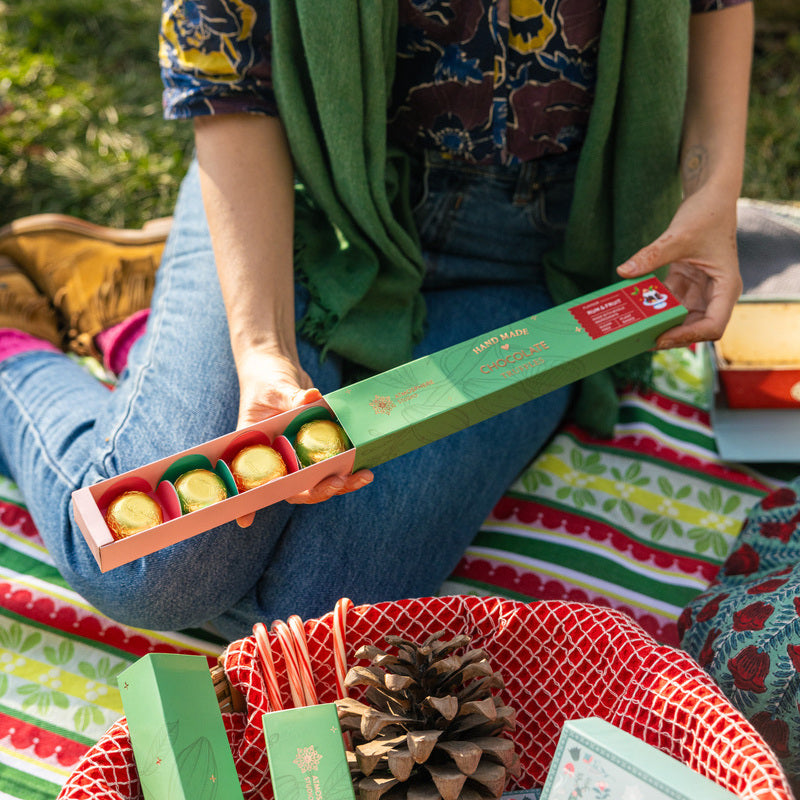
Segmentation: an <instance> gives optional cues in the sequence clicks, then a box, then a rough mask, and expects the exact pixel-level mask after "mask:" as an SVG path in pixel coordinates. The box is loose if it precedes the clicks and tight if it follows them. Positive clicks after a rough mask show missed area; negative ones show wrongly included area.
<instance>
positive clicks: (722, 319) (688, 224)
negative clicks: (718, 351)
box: [617, 185, 742, 350]
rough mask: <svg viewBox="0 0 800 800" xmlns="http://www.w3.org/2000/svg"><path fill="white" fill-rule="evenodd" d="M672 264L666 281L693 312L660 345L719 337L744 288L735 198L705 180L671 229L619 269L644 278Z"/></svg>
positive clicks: (682, 207) (680, 344) (626, 274)
mask: <svg viewBox="0 0 800 800" xmlns="http://www.w3.org/2000/svg"><path fill="white" fill-rule="evenodd" d="M665 265H669V267H668V269H667V273H666V276H665V279H664V284H665V285H666V286H667V288H668V289H669V290H670V291H671V292H672V293H673V294H674V295H675V297H676V298H677V299H678V301H680V303H682V304H683V305H684V306H685V307H686V308H687V309H688V310H689V313H688V315H687V317H686V319H685V321H684V322H683V323H682V324H680V325H677V326H676V327H674V328H670V329H669V330H668V331H665V332H664V333H662V334H661V336H659V337H658V339H657V340H656V348H657V349H660V350H664V349H668V348H671V347H683V346H686V345H689V344H693V343H694V342H705V341H713V340H715V339H719V338H720V336H722V333H723V331H724V330H725V326H726V325H727V323H728V320H729V319H730V316H731V312H732V310H733V306H734V305H735V303H736V301H737V300H738V298H739V295H740V294H741V291H742V278H741V275H740V273H739V257H738V253H737V249H736V203H735V201H734V202H733V203H731V201H730V199H728V198H725V200H724V201H723V202H722V203H720V202H719V198H716V197H714V192H713V189H712V188H711V186H710V185H706V186H705V187H703V188H701V189H700V190H698V191H697V192H695V193H694V194H692V195H689V197H687V198H686V199H685V200H684V201H683V202H682V203H681V205H680V206H679V207H678V210H677V212H676V213H675V216H674V217H673V218H672V222H671V223H670V225H669V227H668V228H667V230H666V231H664V233H663V234H661V236H659V237H658V239H656V240H655V241H654V242H652V243H651V244H649V245H647V246H646V247H643V248H642V249H641V250H639V252H638V253H636V254H635V255H633V256H631V258H629V259H628V260H627V261H626V262H625V263H624V264H621V265H620V266H619V267H618V268H617V273H618V274H619V275H620V277H622V278H639V277H642V276H644V275H649V274H650V273H652V272H654V271H655V270H656V269H658V268H659V267H662V266H665Z"/></svg>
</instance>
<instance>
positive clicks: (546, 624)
mask: <svg viewBox="0 0 800 800" xmlns="http://www.w3.org/2000/svg"><path fill="white" fill-rule="evenodd" d="M334 617H335V614H334V612H331V613H330V614H326V615H325V616H324V617H321V618H320V619H313V620H308V621H307V622H305V625H304V629H305V635H306V638H307V640H308V650H309V656H310V663H311V667H312V670H313V674H314V681H315V689H316V693H317V696H318V699H319V701H320V702H322V703H325V702H331V701H333V700H335V699H336V686H337V679H336V665H335V658H334V651H335V640H334V632H333V628H334ZM439 630H444V631H445V633H446V635H447V636H453V635H455V634H461V633H466V634H468V635H469V636H471V637H472V646H475V647H482V648H484V649H485V650H486V651H487V653H488V656H489V659H490V661H491V663H492V665H493V667H494V668H495V670H497V671H499V672H500V673H501V674H502V675H503V678H504V680H505V683H506V687H505V690H504V699H505V701H506V703H507V704H508V705H510V706H513V707H514V708H515V709H516V711H517V727H516V730H515V732H514V733H513V738H514V740H515V741H516V744H517V750H518V752H519V754H520V756H521V768H522V769H521V774H520V776H519V778H517V779H516V782H515V784H514V785H510V786H508V787H507V789H509V790H512V789H531V788H533V787H536V786H541V785H542V784H543V783H544V780H545V777H546V775H547V771H548V769H549V767H550V762H551V760H552V757H553V753H554V751H555V747H556V741H557V739H558V736H559V733H560V732H561V728H562V725H563V724H564V722H566V721H567V720H570V719H579V718H584V717H592V716H596V717H601V718H603V719H605V720H607V721H608V722H611V723H612V724H614V725H616V726H618V727H619V728H621V729H622V730H624V731H627V732H628V733H631V734H633V735H635V736H637V737H638V738H640V739H642V740H644V741H645V742H647V743H649V744H651V745H654V746H655V747H658V748H659V749H661V750H663V751H664V752H666V753H668V754H669V755H671V756H672V757H674V758H676V759H678V760H680V761H682V762H683V763H685V764H687V765H688V766H689V767H691V768H692V769H694V770H696V771H697V772H699V773H701V774H703V775H705V776H706V777H708V778H710V779H712V780H714V781H715V782H716V783H718V784H720V785H721V786H723V787H725V788H727V789H728V790H730V791H731V792H733V793H734V794H735V795H736V796H737V797H740V798H746V799H747V800H755V798H761V800H791V798H792V793H791V791H790V789H789V787H788V785H787V783H786V780H785V778H784V775H783V773H782V771H781V768H780V765H779V763H778V761H777V759H776V757H775V755H774V754H773V752H772V751H771V750H770V749H769V747H768V746H767V745H766V744H765V742H764V741H763V739H762V738H761V737H760V736H759V735H758V733H756V731H755V730H754V728H753V727H752V726H751V725H750V723H749V722H747V720H746V719H745V718H744V717H743V716H742V715H741V714H740V713H739V712H738V711H736V710H735V709H734V708H733V706H732V705H731V704H730V703H729V701H728V700H727V699H726V698H725V696H724V695H723V694H722V693H721V692H720V690H719V689H718V688H716V686H715V685H714V683H713V682H712V680H711V679H710V678H709V676H708V675H707V674H706V673H705V672H704V671H703V670H702V669H701V668H700V667H699V666H698V665H697V664H696V663H695V662H694V661H693V660H692V659H691V658H690V657H689V656H688V655H687V654H686V653H684V652H682V651H679V650H676V649H673V648H671V647H667V646H664V645H659V644H657V643H656V642H655V640H654V639H652V638H651V637H650V636H649V635H648V634H647V633H645V632H644V631H643V630H642V629H641V628H640V627H639V626H638V625H637V624H636V623H635V622H633V621H632V620H630V618H628V617H627V616H625V615H623V614H621V613H620V612H617V611H613V610H609V609H604V608H600V607H598V606H592V605H587V604H581V603H568V602H561V601H543V602H539V603H532V604H526V603H520V602H517V601H512V600H503V599H499V598H495V597H489V598H487V597H482V598H479V597H471V596H451V597H435V598H421V599H413V600H403V601H398V602H389V603H379V604H375V605H366V606H357V607H355V608H352V607H351V608H350V609H349V611H348V612H347V615H346V626H345V641H346V646H345V655H346V659H347V664H348V666H352V665H353V663H354V653H355V651H356V650H357V649H358V648H359V647H360V646H361V645H363V644H367V643H375V644H380V643H382V642H383V637H384V636H385V635H386V634H393V635H397V636H402V637H404V638H407V639H411V640H415V641H421V640H422V639H424V638H425V637H426V636H427V635H429V634H431V633H433V632H435V631H439ZM269 636H270V639H272V642H271V644H272V651H273V654H274V660H275V673H276V675H277V679H278V689H279V691H280V693H281V696H282V698H283V701H284V703H285V705H286V706H287V707H288V706H291V705H292V701H291V700H290V688H289V683H288V680H287V677H286V670H285V662H284V657H283V654H282V652H281V647H280V646H279V644H278V643H277V642H276V641H275V635H274V634H273V633H270V634H269ZM225 670H226V672H227V675H228V678H229V680H230V682H231V683H232V684H233V685H234V686H235V687H237V688H238V689H240V690H241V691H242V693H243V694H244V696H245V698H246V700H247V712H246V714H244V713H241V714H225V715H223V716H224V717H225V724H226V729H227V731H228V735H229V739H230V742H231V747H232V750H233V754H234V760H235V762H236V766H237V770H238V772H239V777H240V780H241V785H242V789H243V792H244V796H245V798H247V800H256V799H258V798H265V800H267V799H268V798H271V797H272V788H271V785H270V781H269V770H268V764H267V755H266V751H265V749H264V739H263V730H262V727H261V717H262V715H263V714H264V713H266V712H268V711H270V710H272V709H271V707H270V705H269V702H268V699H267V689H266V686H265V682H264V673H263V671H262V669H261V666H260V661H259V656H258V652H257V647H256V642H255V639H254V637H252V636H251V637H247V638H245V639H241V640H239V641H236V642H234V643H233V644H231V645H230V646H229V647H228V648H227V650H226V653H225ZM139 797H141V794H140V787H139V781H138V778H137V774H136V767H135V765H134V761H133V753H132V750H131V746H130V740H129V738H128V733H127V726H126V725H125V721H124V720H121V721H120V722H118V723H116V724H115V725H114V726H113V727H112V728H111V729H110V730H109V731H108V733H107V734H106V735H105V736H104V737H103V738H102V739H101V740H100V741H99V742H98V743H97V744H96V745H95V746H94V747H93V748H92V749H91V750H90V751H89V752H88V753H87V755H86V757H85V758H84V759H83V761H82V762H81V764H80V765H79V766H78V768H77V769H76V770H75V772H74V773H73V774H72V776H71V777H70V779H69V780H68V781H67V783H66V784H65V785H64V787H63V789H62V791H61V793H60V794H59V800H89V799H90V798H91V800H133V799H134V798H139Z"/></svg>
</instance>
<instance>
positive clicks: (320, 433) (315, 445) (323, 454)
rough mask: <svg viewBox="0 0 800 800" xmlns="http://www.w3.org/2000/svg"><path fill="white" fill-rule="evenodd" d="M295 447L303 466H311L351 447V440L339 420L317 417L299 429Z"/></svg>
mask: <svg viewBox="0 0 800 800" xmlns="http://www.w3.org/2000/svg"><path fill="white" fill-rule="evenodd" d="M294 449H295V452H296V453H297V460H298V461H299V462H300V464H301V466H303V467H309V466H311V465H312V464H318V463H319V462H320V461H324V460H325V459H326V458H332V457H333V456H338V455H339V454H340V453H344V452H345V451H346V450H349V449H350V440H349V439H348V438H347V434H346V433H345V432H344V429H343V428H342V426H341V425H339V424H338V423H337V422H333V421H332V420H329V419H315V420H312V421H311V422H306V423H305V425H302V426H301V427H300V430H298V431H297V436H296V437H295V440H294Z"/></svg>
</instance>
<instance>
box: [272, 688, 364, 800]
mask: <svg viewBox="0 0 800 800" xmlns="http://www.w3.org/2000/svg"><path fill="white" fill-rule="evenodd" d="M262 721H263V725H264V740H265V741H266V744H267V758H268V759H269V771H270V776H271V778H272V789H273V791H274V793H275V800H355V794H354V791H353V783H352V779H351V777H350V769H349V767H348V765H347V757H346V756H345V751H344V741H343V740H342V730H341V728H340V727H339V718H338V716H337V714H336V705H335V704H334V703H323V704H322V705H317V706H305V707H304V708H290V709H286V710H285V711H272V712H270V713H269V714H264V716H263V718H262Z"/></svg>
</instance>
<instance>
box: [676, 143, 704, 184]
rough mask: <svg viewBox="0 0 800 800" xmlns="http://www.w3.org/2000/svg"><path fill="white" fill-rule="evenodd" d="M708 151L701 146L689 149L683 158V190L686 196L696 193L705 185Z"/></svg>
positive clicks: (697, 145)
mask: <svg viewBox="0 0 800 800" xmlns="http://www.w3.org/2000/svg"><path fill="white" fill-rule="evenodd" d="M707 165H708V151H707V150H706V148H705V147H703V146H702V145H699V144H696V145H693V146H692V147H690V148H689V149H688V150H687V151H686V154H685V155H684V157H683V168H682V170H681V173H682V176H683V189H684V192H685V193H686V194H692V192H696V191H697V190H698V189H699V188H700V187H701V186H702V185H703V183H705V179H706V167H707Z"/></svg>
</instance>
